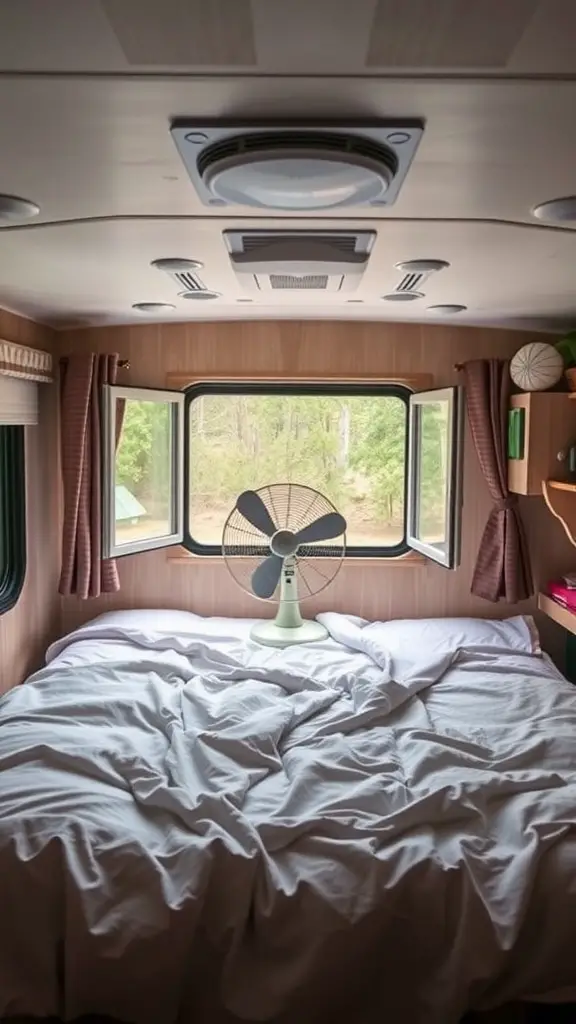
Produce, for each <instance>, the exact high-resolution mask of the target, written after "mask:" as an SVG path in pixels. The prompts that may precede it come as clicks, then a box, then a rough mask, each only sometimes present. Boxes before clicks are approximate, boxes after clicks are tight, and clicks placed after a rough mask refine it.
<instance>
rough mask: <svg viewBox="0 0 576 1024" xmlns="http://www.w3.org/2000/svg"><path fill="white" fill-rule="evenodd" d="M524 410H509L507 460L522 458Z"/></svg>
mask: <svg viewBox="0 0 576 1024" xmlns="http://www.w3.org/2000/svg"><path fill="white" fill-rule="evenodd" d="M524 414H525V410H524V409H510V411H509V413H508V458H509V459H523V458H524Z"/></svg>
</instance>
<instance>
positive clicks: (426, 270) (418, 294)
mask: <svg viewBox="0 0 576 1024" xmlns="http://www.w3.org/2000/svg"><path fill="white" fill-rule="evenodd" d="M449 266H450V264H449V263H447V262H446V260H430V259H426V260H422V259H421V260H403V261H402V262H401V263H397V264H396V270H400V271H403V277H401V279H400V281H399V282H398V284H397V285H396V287H395V289H394V291H393V292H391V293H389V294H388V295H384V296H383V298H385V299H388V301H389V302H400V301H402V300H405V301H410V299H418V298H422V296H423V292H422V285H423V284H424V282H425V281H427V280H428V278H429V277H430V275H431V274H436V273H438V272H439V271H440V270H444V269H445V268H446V267H449Z"/></svg>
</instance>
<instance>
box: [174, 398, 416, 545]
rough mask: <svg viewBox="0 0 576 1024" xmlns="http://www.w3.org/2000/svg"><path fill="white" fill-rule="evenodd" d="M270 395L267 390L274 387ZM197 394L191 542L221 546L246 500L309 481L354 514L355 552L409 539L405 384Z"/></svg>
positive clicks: (192, 405) (351, 539)
mask: <svg viewBox="0 0 576 1024" xmlns="http://www.w3.org/2000/svg"><path fill="white" fill-rule="evenodd" d="M266 388H267V389H266ZM266 388H262V389H261V390H259V391H258V390H257V386H256V385H254V386H253V387H252V389H251V391H248V390H246V391H240V390H233V389H230V390H226V391H224V390H222V389H221V390H220V391H218V390H213V391H207V390H202V389H201V388H194V389H191V390H190V393H189V405H188V421H187V431H188V463H189V465H188V484H189V486H188V495H187V505H188V517H189V521H188V544H189V546H191V547H192V549H193V550H201V549H202V548H203V549H204V551H205V553H208V551H209V550H210V548H219V546H220V544H221V539H222V529H223V526H224V523H225V521H226V518H227V516H228V514H229V512H230V511H231V510H232V508H233V507H234V504H235V501H236V498H237V496H238V495H239V494H240V493H241V492H242V491H244V490H246V489H257V488H259V487H262V486H265V485H266V484H270V483H275V482H281V483H284V482H289V483H300V484H306V485H308V486H309V487H314V488H316V489H317V490H319V491H321V492H322V493H323V494H326V495H327V497H328V498H330V500H331V501H332V502H333V504H334V505H335V506H336V508H337V509H338V510H339V511H340V512H342V514H343V515H344V516H345V518H346V520H347V524H348V529H347V534H346V542H347V546H348V551H349V553H360V554H361V553H368V552H369V551H372V552H374V551H375V550H376V549H377V551H378V553H379V554H386V553H390V554H398V553H399V550H400V549H401V548H404V539H405V476H406V430H407V397H408V394H409V392H408V391H407V390H405V389H401V388H395V387H392V386H390V387H385V386H381V387H378V388H376V387H372V388H363V387H354V386H350V387H349V388H348V389H346V388H338V389H336V388H330V387H326V388H324V389H322V390H320V389H318V390H317V391H316V393H314V392H313V389H312V388H310V389H309V390H308V391H307V392H305V393H303V392H302V390H300V389H298V388H296V387H295V388H293V389H288V388H287V387H283V388H282V389H278V390H274V389H273V388H272V387H271V386H270V385H268V386H266Z"/></svg>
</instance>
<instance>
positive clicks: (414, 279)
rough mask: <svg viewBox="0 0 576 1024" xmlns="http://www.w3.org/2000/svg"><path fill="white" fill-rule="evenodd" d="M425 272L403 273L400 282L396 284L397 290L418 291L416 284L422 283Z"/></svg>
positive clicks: (425, 275)
mask: <svg viewBox="0 0 576 1024" xmlns="http://www.w3.org/2000/svg"><path fill="white" fill-rule="evenodd" d="M426 277H427V274H405V276H404V277H403V278H402V280H401V281H400V284H399V285H397V286H396V291H397V292H415V291H418V285H420V284H422V282H423V281H424V279H425V278H426Z"/></svg>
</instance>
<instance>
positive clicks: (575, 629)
mask: <svg viewBox="0 0 576 1024" xmlns="http://www.w3.org/2000/svg"><path fill="white" fill-rule="evenodd" d="M538 608H539V609H540V611H541V612H544V615H547V616H548V618H549V619H553V620H554V622H557V623H558V625H559V626H563V627H564V629H567V630H568V632H569V633H573V634H574V635H576V613H575V612H572V611H570V609H569V608H563V607H562V605H561V604H558V602H557V601H555V600H554V599H553V598H552V597H548V594H538Z"/></svg>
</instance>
